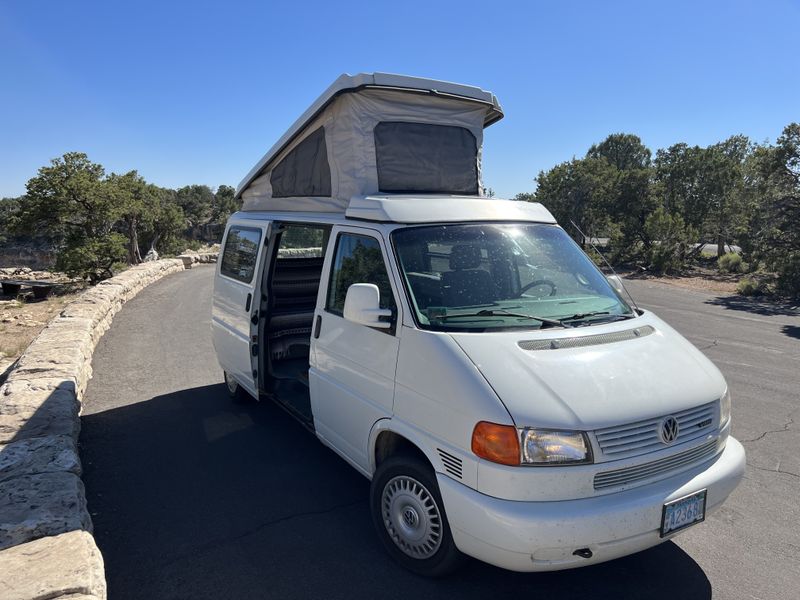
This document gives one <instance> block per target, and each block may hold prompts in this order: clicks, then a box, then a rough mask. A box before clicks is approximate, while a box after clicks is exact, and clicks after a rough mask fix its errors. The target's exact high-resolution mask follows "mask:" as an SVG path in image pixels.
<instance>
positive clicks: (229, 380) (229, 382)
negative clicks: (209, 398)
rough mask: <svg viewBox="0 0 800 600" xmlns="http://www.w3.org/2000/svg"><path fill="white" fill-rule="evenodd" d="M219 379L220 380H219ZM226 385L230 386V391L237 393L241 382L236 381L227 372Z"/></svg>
mask: <svg viewBox="0 0 800 600" xmlns="http://www.w3.org/2000/svg"><path fill="white" fill-rule="evenodd" d="M217 381H219V380H217ZM225 385H227V386H228V391H229V392H230V393H231V394H235V393H236V388H238V387H239V384H238V383H236V381H235V380H234V379H233V378H232V377H231V376H230V375H228V374H227V373H226V374H225Z"/></svg>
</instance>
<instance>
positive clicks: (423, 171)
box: [374, 122, 478, 195]
mask: <svg viewBox="0 0 800 600" xmlns="http://www.w3.org/2000/svg"><path fill="white" fill-rule="evenodd" d="M374 134H375V159H376V161H377V164H378V188H380V191H382V192H429V193H441V194H465V195H476V194H477V193H478V143H477V141H476V140H475V136H474V135H473V134H472V132H471V131H469V130H468V129H464V128H463V127H456V126H452V125H433V124H430V123H393V122H384V123H378V124H377V125H376V126H375V131H374Z"/></svg>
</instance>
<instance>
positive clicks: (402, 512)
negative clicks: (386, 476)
mask: <svg viewBox="0 0 800 600" xmlns="http://www.w3.org/2000/svg"><path fill="white" fill-rule="evenodd" d="M381 513H382V515H383V525H384V527H386V531H387V532H388V533H389V537H390V538H392V541H393V542H394V543H395V544H396V545H397V547H398V548H400V550H402V551H403V552H404V553H405V554H407V555H408V556H410V557H411V558H420V559H423V558H429V557H431V556H433V555H434V554H436V551H437V550H438V549H439V545H440V544H441V542H442V516H441V514H440V513H439V507H438V506H437V505H436V501H435V500H434V499H433V496H432V495H431V493H430V492H429V491H428V490H427V488H426V487H425V486H424V485H422V484H421V483H420V482H419V481H417V480H416V479H414V478H413V477H408V476H406V475H401V476H399V477H394V478H393V479H391V480H389V482H388V483H387V484H386V486H385V487H384V488H383V497H382V498H381Z"/></svg>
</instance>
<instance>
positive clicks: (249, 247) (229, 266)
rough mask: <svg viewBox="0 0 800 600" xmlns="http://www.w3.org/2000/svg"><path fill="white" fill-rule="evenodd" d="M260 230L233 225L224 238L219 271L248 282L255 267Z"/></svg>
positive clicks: (251, 278)
mask: <svg viewBox="0 0 800 600" xmlns="http://www.w3.org/2000/svg"><path fill="white" fill-rule="evenodd" d="M259 242H261V230H260V229H250V228H248V227H239V226H236V225H235V226H233V227H231V228H230V230H229V231H228V237H227V238H226V240H225V250H224V251H223V252H222V262H221V264H220V269H219V271H220V273H222V274H223V275H225V276H227V277H231V278H233V279H237V280H239V281H243V282H244V283H250V282H251V281H252V280H253V273H254V272H255V269H256V258H257V257H258V244H259Z"/></svg>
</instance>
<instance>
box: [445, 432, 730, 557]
mask: <svg viewBox="0 0 800 600" xmlns="http://www.w3.org/2000/svg"><path fill="white" fill-rule="evenodd" d="M744 466H745V453H744V448H743V447H742V445H741V444H740V443H739V442H738V441H737V440H735V439H734V438H732V437H729V438H728V440H727V443H726V446H725V449H724V450H723V451H722V453H721V454H719V455H717V456H716V457H714V458H713V459H711V460H709V461H707V462H705V463H703V464H701V465H698V466H696V467H694V468H692V469H690V470H688V471H685V472H683V473H680V474H678V475H674V476H672V477H670V478H668V479H663V480H661V481H657V482H655V483H652V484H648V485H644V486H641V487H638V488H634V489H631V490H627V491H624V492H619V493H615V494H606V495H603V496H596V497H592V498H582V499H579V500H565V501H554V502H517V501H512V500H501V499H499V498H493V497H491V496H486V495H485V494H481V493H480V492H477V491H475V490H473V489H472V488H469V487H467V486H465V485H463V484H461V483H458V482H457V481H455V480H454V479H451V478H450V477H448V476H447V475H443V474H441V473H438V474H437V479H438V482H439V489H440V491H441V494H442V500H443V502H444V506H445V510H446V511H447V519H448V521H449V523H450V529H451V530H452V533H453V539H454V540H455V543H456V546H457V547H458V549H459V550H461V551H462V552H464V553H465V554H469V555H470V556H473V557H475V558H478V559H480V560H482V561H484V562H487V563H490V564H493V565H496V566H498V567H502V568H505V569H510V570H512V571H555V570H558V569H569V568H573V567H582V566H586V565H590V564H595V563H598V562H603V561H607V560H612V559H614V558H619V557H621V556H626V555H628V554H633V553H634V552H639V551H641V550H645V549H647V548H650V547H652V546H655V545H657V544H659V543H661V542H663V541H666V540H668V539H671V538H672V537H674V536H675V535H677V533H679V532H676V533H673V534H670V535H667V536H666V537H663V538H662V537H660V535H659V528H660V525H661V510H662V506H663V505H664V503H665V502H669V501H671V500H675V499H678V498H681V497H683V496H687V495H689V494H692V493H694V492H697V491H699V490H701V489H707V490H708V494H707V496H706V515H708V514H709V513H710V512H711V511H712V510H714V509H715V508H717V507H719V506H720V505H721V504H722V502H723V501H724V500H725V499H726V498H727V497H728V495H729V494H730V493H731V492H732V491H733V490H734V488H735V487H736V486H737V485H738V484H739V482H740V481H741V479H742V476H743V475H744ZM583 548H589V549H590V550H591V552H592V557H591V558H588V559H587V558H581V557H579V556H575V555H573V552H574V551H575V550H577V549H583Z"/></svg>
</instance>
